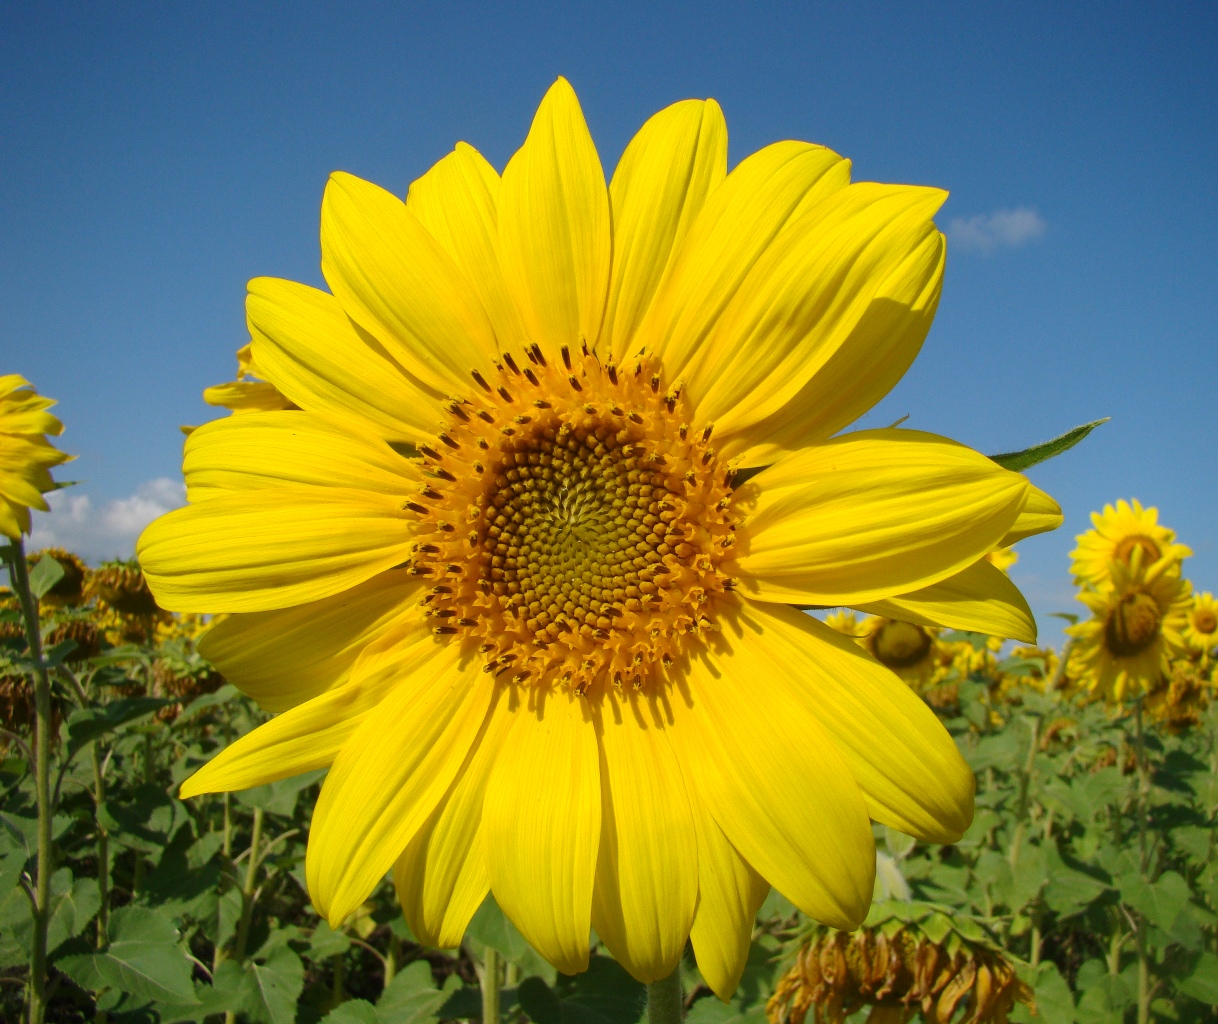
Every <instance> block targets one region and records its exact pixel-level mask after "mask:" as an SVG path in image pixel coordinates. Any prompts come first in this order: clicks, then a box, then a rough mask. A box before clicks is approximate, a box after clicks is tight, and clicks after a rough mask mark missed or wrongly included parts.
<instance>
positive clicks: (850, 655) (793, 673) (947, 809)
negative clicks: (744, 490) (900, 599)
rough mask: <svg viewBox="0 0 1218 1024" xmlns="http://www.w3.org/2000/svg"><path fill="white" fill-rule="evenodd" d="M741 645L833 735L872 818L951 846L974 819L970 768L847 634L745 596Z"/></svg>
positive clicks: (923, 710) (917, 704)
mask: <svg viewBox="0 0 1218 1024" xmlns="http://www.w3.org/2000/svg"><path fill="white" fill-rule="evenodd" d="M738 636H739V641H738V643H739V646H738V648H737V653H741V652H743V656H744V657H745V658H746V659H748V660H749V661H750V662H751V663H752V664H753V665H755V666H756V667H757V670H758V671H759V672H760V671H762V669H763V667H764V666H767V665H768V666H769V673H770V674H769V676H767V677H766V678H767V679H772V680H773V685H774V686H778V687H782V688H783V689H784V690H786V691H787V692H788V693H789V694H790V695H791V697H792V698H793V699H794V700H796V701H798V703H799V704H800V705H801V706H802V707H803V708H804V710H805V711H807V712H808V713H809V714H811V715H812V716H814V717H815V718H816V719H817V721H818V722H819V723H820V724H821V726H822V727H823V728H824V730H825V733H826V734H827V735H828V736H829V737H831V741H832V743H833V747H834V749H835V750H836V751H837V752H838V753H839V754H840V755H841V757H842V759H843V760H844V761H845V763H846V765H847V767H848V768H849V770H850V774H851V775H852V776H853V777H854V779H855V781H856V782H857V783H858V785H859V788H860V789H861V790H862V792H863V796H864V798H865V799H866V801H867V811H868V813H869V814H870V815H871V817H873V818H874V819H875V820H877V821H880V822H883V823H884V824H886V825H891V826H892V827H893V828H896V829H900V830H901V831H902V832H907V833H908V834H910V835H912V836H916V837H917V838H919V839H922V840H925V841H927V842H932V843H954V842H956V841H957V840H958V839H959V838H960V837H961V836H962V835H963V834H964V831H965V829H967V828H968V826H969V824H970V823H971V822H972V820H973V788H974V780H973V773H972V771H971V770H970V769H969V767H968V765H967V764H966V763H965V761H964V758H963V757H961V756H960V751H959V750H958V749H957V747H956V744H955V741H954V740H953V739H952V738H951V736H950V735H949V734H948V732H947V730H946V729H945V728H943V725H942V724H941V723H940V722H939V719H938V718H936V717H935V714H934V712H933V711H931V710H930V708H929V707H928V706H927V705H926V703H925V702H924V701H923V700H922V699H921V698H920V697H919V696H918V695H917V694H916V693H914V691H913V690H912V689H910V688H909V686H908V685H907V684H906V683H904V682H902V681H901V679H899V678H898V677H897V676H896V675H895V674H893V673H892V672H890V671H889V670H888V669H886V668H884V666H882V665H881V664H880V663H879V662H877V661H875V660H874V659H873V658H872V657H871V656H870V655H868V654H867V653H866V652H865V651H864V650H863V649H862V648H861V647H859V645H858V644H856V643H855V642H854V641H853V640H851V639H850V638H849V637H846V636H843V635H842V634H841V633H838V632H837V631H836V630H834V629H830V628H829V627H828V626H826V625H825V624H824V623H823V622H820V621H818V620H817V619H814V618H812V617H811V616H810V615H805V614H803V613H802V612H798V611H796V610H795V609H793V608H785V607H782V606H778V605H761V604H754V603H752V602H749V604H748V606H747V608H746V612H745V614H744V615H742V616H741V617H740V621H739V631H738Z"/></svg>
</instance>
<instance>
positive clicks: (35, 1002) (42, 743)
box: [7, 538, 53, 1024]
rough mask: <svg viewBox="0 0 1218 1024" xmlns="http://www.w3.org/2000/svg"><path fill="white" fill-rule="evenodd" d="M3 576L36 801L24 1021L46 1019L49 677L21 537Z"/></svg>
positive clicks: (36, 1022) (39, 1022)
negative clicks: (23, 680)
mask: <svg viewBox="0 0 1218 1024" xmlns="http://www.w3.org/2000/svg"><path fill="white" fill-rule="evenodd" d="M7 559H8V566H9V581H10V582H11V583H12V585H13V592H14V593H15V594H16V595H17V599H18V600H19V601H20V602H21V614H22V617H23V618H24V619H25V639H26V643H27V644H28V645H29V650H30V658H31V659H32V660H33V662H34V664H35V665H36V666H37V668H36V669H35V673H34V716H35V723H34V790H35V793H36V796H37V800H38V860H37V869H36V870H37V875H38V877H37V878H36V879H35V881H34V936H33V944H32V945H33V950H32V952H31V953H30V1016H29V1020H30V1024H42V1022H43V1020H44V1019H45V1018H46V986H47V976H46V975H47V925H48V924H49V919H48V909H49V906H50V902H51V817H52V814H53V808H52V807H51V678H50V676H49V675H48V674H47V670H46V666H45V665H44V664H43V663H42V633H41V630H40V629H39V626H38V600H37V598H35V597H34V595H33V593H31V591H30V575H29V570H28V566H27V565H26V562H25V545H24V544H22V542H21V539H20V538H18V539H17V540H15V541H13V542H12V543H11V544H9V546H8V550H7Z"/></svg>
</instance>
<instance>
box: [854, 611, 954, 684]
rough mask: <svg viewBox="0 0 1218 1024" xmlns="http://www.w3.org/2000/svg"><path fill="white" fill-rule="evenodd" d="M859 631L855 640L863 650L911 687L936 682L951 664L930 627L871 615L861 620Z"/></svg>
mask: <svg viewBox="0 0 1218 1024" xmlns="http://www.w3.org/2000/svg"><path fill="white" fill-rule="evenodd" d="M860 632H861V634H862V635H861V637H860V639H859V643H860V644H862V645H863V647H864V649H866V651H867V653H868V654H870V655H871V656H872V657H873V658H875V660H876V661H878V662H879V663H880V664H881V665H884V666H885V667H887V668H890V669H891V670H892V671H893V672H895V673H896V674H897V675H898V676H900V677H901V678H902V679H904V680H905V682H907V683H908V684H909V685H910V686H912V687H913V688H914V689H915V690H918V691H921V690H924V689H926V688H927V687H929V686H933V685H934V684H935V683H937V682H939V681H940V680H941V679H942V678H943V676H944V675H945V674H946V670H947V666H948V665H950V663H951V656H950V654H949V653H947V648H945V647H944V646H943V645H942V644H940V643H939V638H938V632H939V631H938V630H937V629H935V628H933V627H928V626H919V625H917V624H915V623H913V622H902V621H901V620H900V619H886V618H884V617H883V616H881V615H873V616H871V617H870V618H868V619H866V620H864V621H863V622H862V623H861V625H860ZM945 654H946V657H945Z"/></svg>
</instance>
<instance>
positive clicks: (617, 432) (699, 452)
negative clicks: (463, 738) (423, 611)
mask: <svg viewBox="0 0 1218 1024" xmlns="http://www.w3.org/2000/svg"><path fill="white" fill-rule="evenodd" d="M556 362H557V361H556ZM497 378H498V379H496V380H494V381H488V380H486V379H485V378H483V377H482V376H481V375H480V374H477V373H475V374H474V378H473V379H474V381H475V382H476V383H477V384H478V385H479V389H480V390H479V391H478V392H475V393H474V395H473V397H471V398H470V399H469V400H467V401H464V402H453V403H451V404H450V406H449V410H450V412H452V414H453V416H454V421H453V422H452V423H449V424H445V425H444V426H443V428H442V430H441V431H440V433H439V435H438V439H437V443H436V444H435V445H434V446H424V447H423V448H422V449H421V453H422V455H423V457H424V465H425V472H427V473H428V475H429V476H430V481H429V483H428V484H426V485H425V486H424V487H423V489H422V492H421V494H420V496H419V497H418V498H416V499H413V500H411V501H408V502H406V503H405V505H404V507H405V508H406V509H407V510H408V511H410V512H412V513H414V514H415V515H417V516H418V518H419V533H420V540H419V542H418V543H417V544H416V545H415V551H414V556H413V558H412V572H414V573H415V574H416V575H420V576H426V577H430V578H431V579H433V580H435V583H434V585H433V586H432V587H431V588H429V590H428V592H427V593H426V595H425V596H424V599H423V600H424V603H425V605H426V606H427V614H428V615H430V616H431V617H433V618H434V619H436V625H435V627H434V629H435V631H436V632H437V633H438V634H445V633H465V634H467V635H469V636H471V637H476V638H478V639H479V640H480V641H481V645H480V646H481V650H482V652H483V654H484V655H486V658H487V669H488V670H489V671H494V672H497V673H498V672H504V671H507V670H509V669H511V670H512V671H513V672H514V673H515V678H516V679H517V680H518V681H521V682H523V681H524V680H526V679H531V680H533V681H538V682H540V681H542V680H551V679H552V680H557V681H558V682H560V683H562V684H563V685H570V686H572V687H573V688H575V689H576V690H578V691H580V692H583V691H584V690H586V689H587V688H588V687H589V686H590V685H592V684H593V683H599V682H604V681H607V682H612V683H613V684H614V685H617V686H620V685H622V684H623V683H625V682H630V683H631V684H632V685H634V686H642V685H644V684H645V683H646V682H647V681H648V680H649V679H651V678H652V673H653V672H655V671H656V670H657V667H658V666H666V665H668V664H671V662H672V659H673V658H675V657H677V656H678V655H679V654H680V649H681V645H682V638H683V637H684V636H685V635H686V634H691V633H698V632H699V631H701V630H703V629H713V628H714V623H713V617H712V607H711V606H712V605H713V599H714V597H715V595H716V594H721V593H723V592H724V591H725V590H729V589H731V586H732V581H731V580H730V579H729V578H728V577H727V576H726V575H725V574H724V573H722V572H720V571H719V564H720V562H721V561H722V559H723V557H724V556H725V555H726V553H727V551H728V549H729V548H730V547H731V546H732V545H733V543H734V542H735V534H734V530H735V528H736V522H735V518H734V516H733V515H732V510H731V505H732V498H731V488H730V473H728V472H726V471H725V469H724V468H723V467H722V466H720V465H719V464H718V461H717V459H716V456H715V451H714V449H713V448H711V447H710V445H709V441H710V434H711V431H710V430H709V429H707V430H704V431H699V432H697V433H696V434H695V432H694V431H692V430H691V428H690V427H689V426H688V422H687V420H686V418H685V409H684V407H683V403H682V400H681V395H680V389H679V388H669V389H668V390H665V389H663V388H662V387H661V383H662V382H661V379H660V376H659V374H658V373H655V372H653V370H652V367H651V366H650V365H649V364H648V363H647V361H646V360H640V361H639V362H637V363H636V364H634V365H632V366H631V367H630V368H629V369H622V370H619V369H618V368H617V367H615V366H613V365H602V364H601V363H600V362H599V361H598V360H597V359H596V357H595V356H593V355H591V354H589V353H583V354H582V355H580V356H578V357H572V355H571V354H570V353H569V352H568V351H566V350H564V351H563V353H562V361H561V362H559V363H558V365H551V364H550V363H549V362H548V361H547V360H546V359H545V358H544V357H543V355H542V353H541V351H540V349H538V348H536V347H534V348H533V349H532V350H531V351H530V352H529V353H528V361H527V362H526V361H525V360H524V359H522V360H520V362H519V363H518V362H517V361H516V360H515V359H512V358H510V357H508V356H505V357H504V364H503V365H502V366H500V367H499V370H498V374H497Z"/></svg>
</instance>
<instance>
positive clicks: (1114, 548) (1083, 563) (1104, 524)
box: [1070, 498, 1192, 588]
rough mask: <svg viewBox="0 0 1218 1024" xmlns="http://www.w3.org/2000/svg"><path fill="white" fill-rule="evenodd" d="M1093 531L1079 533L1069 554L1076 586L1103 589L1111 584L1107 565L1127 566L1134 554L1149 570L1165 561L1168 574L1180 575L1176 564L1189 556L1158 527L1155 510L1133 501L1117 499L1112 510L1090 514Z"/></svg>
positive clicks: (1173, 536)
mask: <svg viewBox="0 0 1218 1024" xmlns="http://www.w3.org/2000/svg"><path fill="white" fill-rule="evenodd" d="M1091 522H1092V523H1093V524H1094V526H1095V529H1094V530H1088V531H1087V532H1086V533H1081V534H1079V535H1078V537H1076V538H1075V540H1077V541H1078V547H1076V548H1075V549H1074V550H1073V551H1071V552H1070V558H1071V562H1070V572H1071V573H1072V574H1073V575H1074V582H1075V583H1076V584H1078V585H1080V586H1082V585H1087V584H1089V585H1090V586H1093V587H1097V588H1103V587H1106V586H1108V585H1109V584H1111V582H1112V575H1111V572H1110V571H1109V566H1110V565H1111V564H1112V563H1113V562H1119V563H1121V564H1122V565H1129V563H1130V561H1131V559H1132V557H1133V553H1134V551H1141V552H1142V564H1143V565H1144V566H1146V568H1148V569H1149V568H1150V567H1151V566H1152V565H1153V564H1154V563H1155V562H1157V561H1159V559H1161V558H1166V559H1168V560H1169V563H1170V564H1169V566H1168V570H1167V571H1168V572H1170V573H1172V574H1173V575H1177V576H1178V575H1179V574H1180V562H1181V561H1182V560H1183V559H1185V558H1187V557H1188V556H1189V555H1191V554H1192V551H1191V550H1190V549H1189V548H1187V547H1185V545H1183V544H1177V543H1176V531H1175V530H1169V529H1168V528H1167V527H1166V526H1160V525H1159V510H1158V509H1157V508H1143V507H1142V503H1141V502H1140V501H1138V500H1137V499H1136V498H1135V499H1134V500H1133V502H1132V504H1131V503H1130V502H1127V501H1125V500H1124V499H1121V500H1119V501H1118V502H1117V503H1116V507H1115V508H1114V507H1113V506H1112V505H1105V506H1104V511H1103V512H1092V513H1091Z"/></svg>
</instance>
